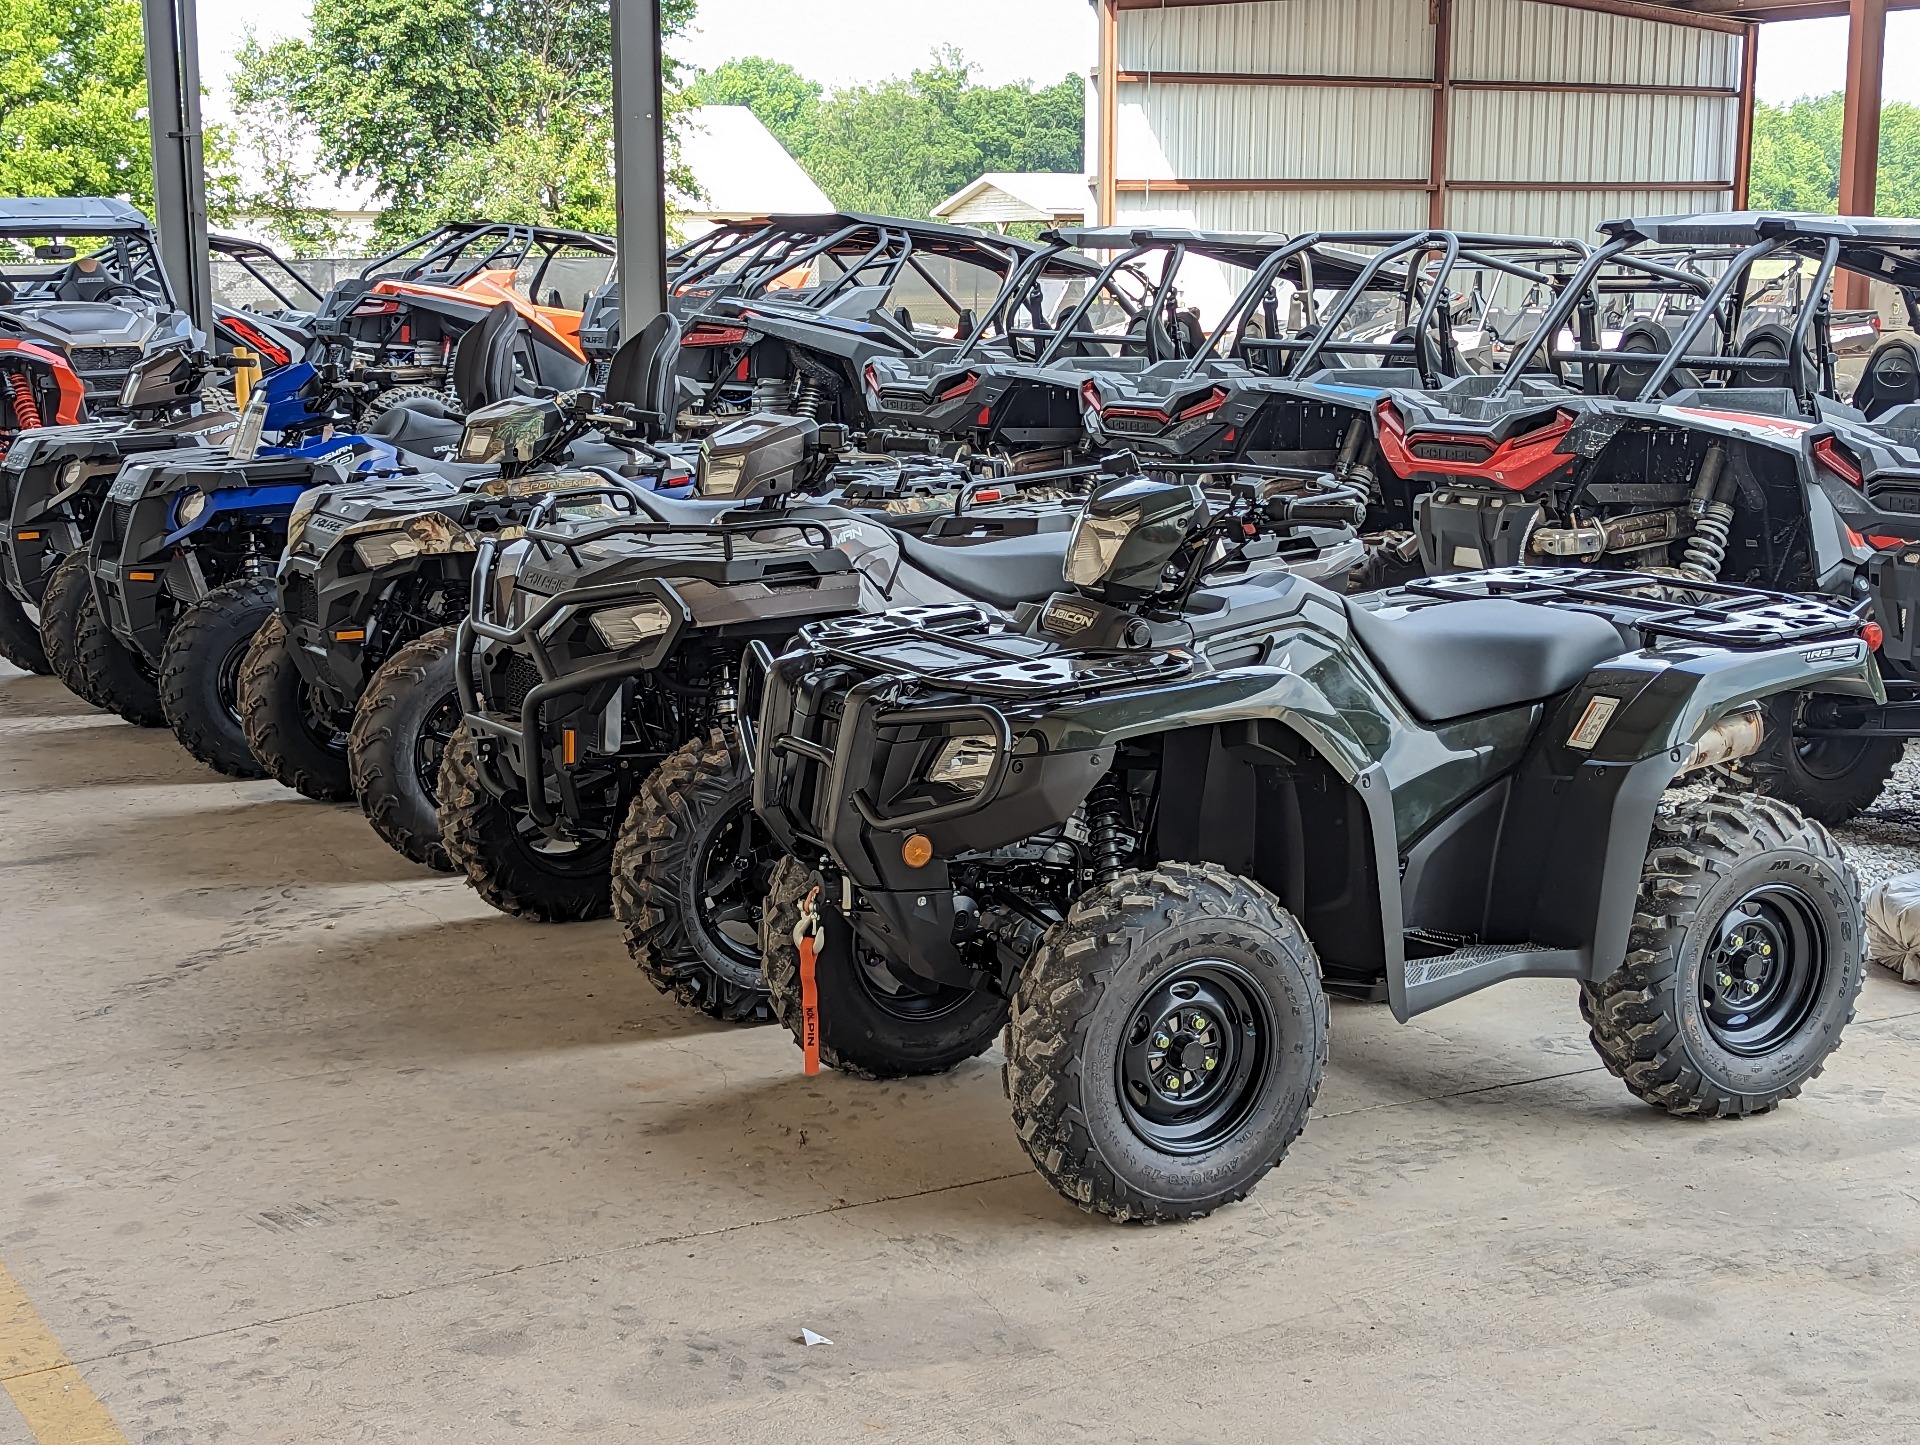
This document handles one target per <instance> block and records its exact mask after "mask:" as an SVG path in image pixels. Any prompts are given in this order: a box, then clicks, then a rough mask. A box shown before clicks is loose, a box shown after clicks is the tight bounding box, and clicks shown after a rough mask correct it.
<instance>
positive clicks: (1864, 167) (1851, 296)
mask: <svg viewBox="0 0 1920 1445" xmlns="http://www.w3.org/2000/svg"><path fill="white" fill-rule="evenodd" d="M1886 57H1887V0H1848V3H1847V98H1846V108H1845V111H1844V112H1843V118H1842V120H1841V122H1840V214H1841V215H1843V216H1871V215H1872V214H1873V202H1874V177H1875V172H1876V171H1877V170H1878V169H1879V166H1880V80H1881V74H1882V72H1883V71H1884V70H1885V68H1886ZM1834 293H1835V299H1834V304H1835V305H1836V306H1839V307H1841V308H1843V309H1864V308H1866V307H1868V306H1871V305H1872V304H1873V288H1872V286H1871V284H1870V283H1869V282H1868V280H1867V278H1866V277H1865V276H1860V275H1856V274H1855V273H1853V272H1851V271H1842V272H1841V273H1840V274H1839V277H1838V278H1837V281H1836V284H1835V287H1834Z"/></svg>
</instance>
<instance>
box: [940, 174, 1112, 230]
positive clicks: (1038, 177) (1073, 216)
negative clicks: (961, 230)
mask: <svg viewBox="0 0 1920 1445" xmlns="http://www.w3.org/2000/svg"><path fill="white" fill-rule="evenodd" d="M1092 202H1093V193H1092V192H1091V191H1090V190H1089V189H1088V188H1087V178H1086V177H1085V176H1083V175H1080V174H1078V173H1077V172H1073V171H988V172H987V173H986V174H985V175H984V176H981V177H980V178H979V179H978V180H976V181H973V182H972V183H971V184H969V185H966V186H962V187H961V188H960V189H959V190H958V191H955V192H954V193H953V194H952V195H950V196H948V197H947V198H946V199H945V200H944V201H942V202H941V203H940V204H939V205H937V206H935V207H934V208H933V214H934V217H935V218H936V219H938V220H942V221H950V222H952V223H953V224H954V225H958V226H977V225H980V224H982V223H998V222H1002V221H1040V222H1045V223H1048V224H1051V223H1053V222H1057V221H1084V220H1085V219H1086V218H1087V214H1088V212H1089V211H1090V210H1091V209H1092Z"/></svg>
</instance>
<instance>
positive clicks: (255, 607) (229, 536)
mask: <svg viewBox="0 0 1920 1445" xmlns="http://www.w3.org/2000/svg"><path fill="white" fill-rule="evenodd" d="M345 401H346V399H345V398H343V397H342V395H341V394H340V393H339V392H338V390H337V389H336V388H335V387H333V386H332V385H331V384H330V383H329V382H328V380H327V378H326V376H325V375H324V374H323V373H322V372H320V371H318V370H316V369H315V368H314V367H313V366H311V365H310V364H308V363H305V362H302V363H299V364H297V365H294V366H289V367H286V368H284V369H282V370H281V371H279V372H276V373H275V374H274V375H272V376H270V377H268V378H267V379H266V381H265V382H264V383H262V385H261V386H260V387H259V388H258V389H257V390H256V391H255V392H254V394H253V396H252V397H251V398H250V399H249V401H248V404H247V409H246V413H245V415H244V416H243V417H242V419H241V423H240V426H239V427H238V428H237V429H236V430H235V432H234V434H233V438H232V441H231V443H230V444H229V445H228V446H224V447H182V448H176V449H173V450H170V451H166V452H159V453H154V454H151V455H148V456H144V457H135V458H131V459H129V460H128V461H127V462H126V463H125V464H124V465H123V466H122V467H121V469H120V472H119V474H118V475H117V476H116V477H115V478H114V482H113V485H112V486H111V487H110V488H109V489H108V492H107V498H106V502H105V505H104V506H103V507H102V508H101V511H100V515H99V518H98V520H97V522H96V523H95V526H94V531H93V537H92V540H91V542H90V544H89V548H88V563H87V565H88V569H89V572H90V580H91V582H92V589H91V593H90V594H88V595H86V596H84V597H83V598H82V599H81V602H80V614H79V616H78V618H77V620H76V625H75V654H76V667H75V671H76V674H77V676H78V677H79V680H80V683H81V690H82V692H83V695H84V696H86V697H87V699H88V701H90V702H93V703H95V704H96V705H97V706H100V707H104V708H107V709H108V710H110V711H113V712H117V713H119V714H120V716H122V717H124V718H125V719H127V721H129V722H132V723H135V724H137V725H139V726H142V727H157V726H159V725H161V724H162V723H175V727H176V731H178V732H179V733H180V734H181V740H182V741H183V742H185V743H186V744H187V746H188V749H189V750H190V751H193V752H194V754H195V756H198V757H202V758H203V759H204V760H205V761H207V762H209V763H212V764H213V765H214V766H215V767H219V768H221V769H222V770H223V771H230V772H231V771H242V772H251V771H253V769H252V768H251V766H250V759H248V755H247V753H246V744H245V741H244V739H241V738H240V737H239V722H238V718H237V716H234V715H233V714H232V711H231V709H232V687H233V678H232V673H233V672H234V670H235V669H237V667H238V662H239V657H240V654H241V653H242V652H244V650H245V646H246V638H247V637H249V636H251V633H252V627H253V626H257V625H258V622H259V621H260V620H261V618H262V617H264V615H265V613H266V612H270V611H271V610H272V600H273V571H274V568H275V566H276V564H277V563H278V562H279V559H280V552H281V549H282V547H283V546H284V545H285V541H286V533H287V517H288V514H289V513H290V512H291V511H292V510H293V505H294V503H295V502H296V501H297V500H299V498H300V496H301V495H302V494H303V493H305V492H306V491H307V490H309V489H310V488H312V487H315V486H321V485H338V484H339V483H341V482H344V481H345V480H346V479H347V478H348V477H349V476H356V475H359V476H366V475H379V474H383V473H394V472H399V471H402V470H407V469H411V468H414V467H419V466H438V465H442V463H440V462H439V461H438V458H437V457H436V455H435V452H436V451H437V450H444V449H450V448H451V446H453V445H454V444H456V443H457V441H458V438H459V429H460V423H459V422H458V421H457V420H454V419H452V418H449V417H446V416H444V415H441V416H420V417H415V416H412V415H410V414H408V413H404V412H395V413H390V414H389V416H388V417H385V418H382V423H383V425H382V426H381V427H380V430H381V431H382V432H385V433H387V434H386V435H369V434H363V433H358V432H346V433H343V432H341V431H338V430H336V424H337V423H340V422H343V421H346V420H347V418H346V415H345V413H344V410H343V408H344V406H345ZM423 424H424V425H423ZM406 428H410V429H411V432H412V435H409V436H408V437H407V438H406V441H407V443H408V444H410V445H414V446H420V447H421V450H420V451H419V452H417V453H414V452H409V451H407V450H403V448H402V444H401V442H400V440H399V433H400V432H401V431H402V430H403V429H406ZM269 438H271V440H270V441H269ZM436 443H437V445H436ZM263 609H264V610H263ZM255 614H258V615H257V616H256V615H255ZM250 617H251V618H252V619H253V620H252V622H251V623H249V622H248V620H247V619H248V618H250ZM237 630H238V631H237ZM233 636H238V637H239V641H238V647H237V648H236V647H234V646H233V645H232V643H231V641H230V640H229V641H225V642H223V639H230V638H231V637H233ZM223 647H224V649H225V650H224V651H223V652H222V653H221V655H222V656H223V657H224V656H225V655H226V653H227V652H231V653H232V659H231V664H230V665H228V664H224V663H223V664H220V665H216V666H215V667H213V668H212V669H207V668H202V667H200V666H199V665H198V658H199V657H200V656H201V654H203V653H205V652H206V651H207V650H208V649H209V648H213V649H215V650H220V649H222V648H223ZM203 673H205V674H209V675H208V676H206V677H204V678H203V677H202V676H201V674H203ZM176 719H177V721H176ZM229 732H230V733H231V734H232V738H231V740H230V741H232V742H236V743H237V745H238V752H237V753H235V752H233V751H232V750H231V749H230V748H228V747H226V746H223V744H224V743H225V742H227V741H229V740H228V739H226V738H225V737H224V735H225V734H226V733H229ZM242 762H245V763H247V764H248V765H247V766H244V767H236V766H232V765H233V764H240V763H242ZM223 764H228V766H223Z"/></svg>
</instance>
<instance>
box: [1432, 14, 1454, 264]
mask: <svg viewBox="0 0 1920 1445" xmlns="http://www.w3.org/2000/svg"><path fill="white" fill-rule="evenodd" d="M1427 17H1428V19H1430V20H1431V21H1432V22H1433V147H1432V149H1431V150H1430V151H1429V152H1428V154H1427V185H1428V186H1429V187H1430V189H1429V190H1428V192H1427V228H1428V229H1429V230H1434V231H1437V230H1439V229H1441V228H1442V227H1443V226H1445V225H1446V224H1447V122H1448V120H1449V119H1450V118H1451V116H1450V114H1449V113H1450V111H1451V110H1452V100H1453V0H1427Z"/></svg>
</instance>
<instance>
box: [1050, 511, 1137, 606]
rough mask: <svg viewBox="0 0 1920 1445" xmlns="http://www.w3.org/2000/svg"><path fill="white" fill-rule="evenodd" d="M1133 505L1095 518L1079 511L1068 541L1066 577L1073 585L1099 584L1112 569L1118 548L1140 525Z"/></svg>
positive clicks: (1117, 555)
mask: <svg viewBox="0 0 1920 1445" xmlns="http://www.w3.org/2000/svg"><path fill="white" fill-rule="evenodd" d="M1139 521H1140V512H1139V510H1138V509H1137V508H1136V509H1135V510H1133V511H1130V512H1122V513H1121V514H1120V515H1119V516H1117V517H1096V516H1093V515H1092V514H1091V513H1088V512H1082V513H1081V514H1080V516H1079V519H1078V520H1077V521H1075V522H1074V524H1073V536H1072V538H1071V539H1070V540H1069V541H1068V542H1067V561H1066V567H1065V569H1064V570H1065V572H1066V577H1067V581H1069V582H1071V583H1072V584H1073V585H1074V586H1076V587H1098V586H1099V585H1100V584H1101V583H1102V582H1104V581H1106V579H1107V573H1108V572H1110V571H1111V570H1112V569H1113V564H1114V561H1115V559H1116V558H1118V557H1119V555H1120V549H1121V548H1122V547H1123V546H1125V545H1126V541H1127V538H1128V536H1129V535H1131V534H1132V532H1133V529H1134V527H1135V526H1137V525H1138V524H1139Z"/></svg>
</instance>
